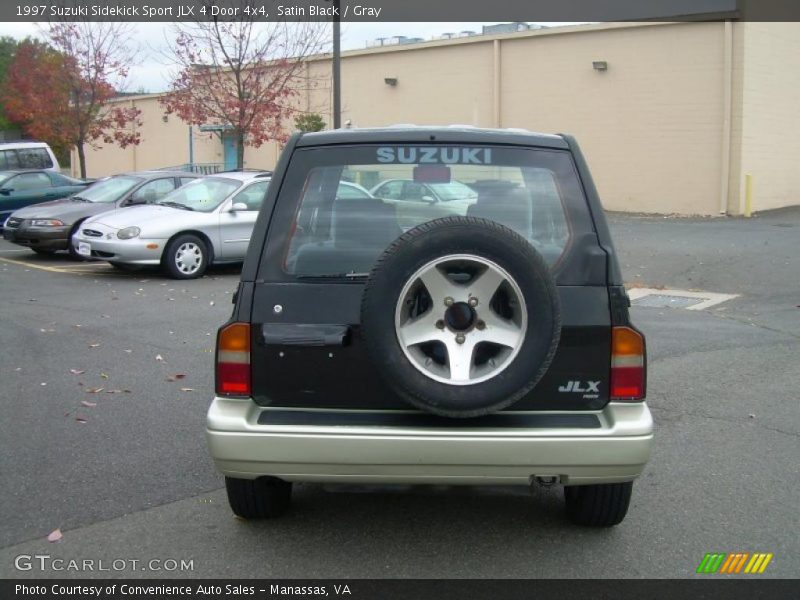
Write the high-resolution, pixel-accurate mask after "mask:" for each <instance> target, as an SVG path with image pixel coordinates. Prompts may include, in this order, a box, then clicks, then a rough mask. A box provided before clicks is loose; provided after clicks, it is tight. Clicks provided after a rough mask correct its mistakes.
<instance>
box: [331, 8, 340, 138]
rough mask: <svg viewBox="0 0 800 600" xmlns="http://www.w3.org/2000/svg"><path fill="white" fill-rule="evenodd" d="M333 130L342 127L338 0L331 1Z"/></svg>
mask: <svg viewBox="0 0 800 600" xmlns="http://www.w3.org/2000/svg"><path fill="white" fill-rule="evenodd" d="M333 11H334V12H333V128H334V129H340V128H341V126H342V48H341V39H340V38H341V36H340V29H341V22H340V18H339V0H333Z"/></svg>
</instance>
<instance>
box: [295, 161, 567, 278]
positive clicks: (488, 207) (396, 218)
mask: <svg viewBox="0 0 800 600" xmlns="http://www.w3.org/2000/svg"><path fill="white" fill-rule="evenodd" d="M287 182H289V186H288V189H289V190H292V189H294V190H297V193H299V196H300V198H299V203H298V205H297V212H296V214H295V216H294V223H293V224H291V225H290V227H289V231H291V232H292V234H291V235H290V237H289V239H288V242H287V243H288V247H287V248H286V250H285V254H284V256H285V262H284V270H285V271H286V272H287V273H289V274H291V275H297V276H315V275H322V276H324V275H327V276H331V275H347V274H362V273H367V272H369V270H370V269H371V268H372V265H373V264H374V262H375V260H376V259H377V258H378V256H379V255H380V254H381V253H382V252H383V251H384V250H385V249H386V248H387V247H388V246H389V244H390V243H391V242H392V241H393V240H394V239H395V238H397V237H398V236H399V235H401V234H402V233H403V232H404V231H408V230H409V229H411V228H413V227H416V226H417V225H419V224H421V223H425V222H427V221H431V220H433V219H438V218H442V217H447V216H454V215H458V216H470V217H478V218H484V219H489V220H492V221H496V222H497V223H500V224H502V225H505V226H506V227H509V228H510V229H512V230H514V231H516V232H517V233H518V234H520V235H521V236H522V237H523V238H525V239H527V240H528V241H529V242H530V243H531V244H532V245H533V246H534V247H535V248H536V249H537V250H539V252H540V253H541V254H542V255H543V256H544V258H545V260H546V261H547V262H548V263H549V264H550V265H551V266H552V265H553V264H555V263H556V262H557V261H558V259H559V258H560V257H561V255H562V254H563V253H564V250H565V248H567V246H568V245H569V242H570V225H569V221H568V218H567V211H566V210H565V208H564V206H565V195H566V194H573V195H575V194H578V195H581V194H582V193H581V191H580V185H579V183H578V179H577V174H576V173H575V170H574V166H573V163H572V159H571V157H570V156H569V154H568V153H565V152H559V151H550V150H537V149H527V148H508V147H477V146H476V147H473V146H455V145H447V146H445V145H439V146H417V145H400V146H396V145H392V146H372V145H370V146H351V147H347V148H341V147H340V148H336V149H335V150H333V149H308V150H305V149H303V150H299V151H297V152H296V153H295V155H294V157H293V159H292V163H291V165H290V167H289V172H288V174H287ZM343 184H345V185H343ZM355 185H357V186H359V189H365V190H366V189H368V190H369V191H370V193H363V194H361V195H360V196H358V197H355V196H354V195H353V194H349V193H345V194H343V193H342V192H343V188H345V187H350V186H353V187H354V186H355ZM348 191H349V190H348ZM290 193H291V194H293V193H295V192H290Z"/></svg>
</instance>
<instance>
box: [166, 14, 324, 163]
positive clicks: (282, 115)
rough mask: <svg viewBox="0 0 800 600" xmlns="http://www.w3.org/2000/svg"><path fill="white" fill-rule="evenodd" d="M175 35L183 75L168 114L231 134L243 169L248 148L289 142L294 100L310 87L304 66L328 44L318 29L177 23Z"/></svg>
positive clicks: (171, 97)
mask: <svg viewBox="0 0 800 600" xmlns="http://www.w3.org/2000/svg"><path fill="white" fill-rule="evenodd" d="M244 1H246V0H244ZM240 14H243V13H240ZM174 33H175V37H174V43H173V44H172V46H171V49H170V51H171V56H170V58H171V59H172V61H173V63H174V64H175V65H176V67H177V68H176V72H175V74H174V77H173V80H172V84H171V86H170V91H169V93H168V94H166V95H165V96H164V97H163V98H162V104H163V106H164V108H165V109H166V111H167V113H175V114H177V115H178V117H180V118H181V119H182V120H183V121H185V122H187V123H191V124H194V125H218V126H220V127H221V128H222V129H224V130H226V131H229V132H230V134H231V135H233V136H235V138H236V140H237V150H238V156H237V164H238V168H242V166H243V164H244V146H245V145H248V146H253V147H256V148H257V147H259V146H261V145H262V144H264V143H265V142H266V141H268V140H278V141H285V140H286V139H287V138H288V131H287V129H288V128H287V127H285V123H289V124H291V117H292V116H293V115H294V114H295V112H296V107H295V102H294V99H295V98H296V97H297V96H298V95H299V92H300V90H301V88H303V87H304V86H308V85H309V82H308V80H307V78H306V74H305V70H304V62H305V60H306V59H307V58H308V56H309V55H312V54H315V53H317V52H319V51H320V50H321V49H322V48H323V47H324V46H325V45H326V44H327V40H326V39H325V37H324V28H323V27H322V26H321V25H320V24H319V23H291V24H289V23H281V22H278V23H259V22H257V21H255V20H250V21H247V20H244V21H242V20H240V21H222V20H216V21H201V22H197V23H181V24H176V25H175V30H174Z"/></svg>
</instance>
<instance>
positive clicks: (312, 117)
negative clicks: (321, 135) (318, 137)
mask: <svg viewBox="0 0 800 600" xmlns="http://www.w3.org/2000/svg"><path fill="white" fill-rule="evenodd" d="M294 126H295V128H296V129H297V131H302V132H309V131H322V130H323V129H325V121H323V120H322V115H319V114H317V113H303V114H301V115H297V117H295V119H294Z"/></svg>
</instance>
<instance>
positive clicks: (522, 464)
mask: <svg viewBox="0 0 800 600" xmlns="http://www.w3.org/2000/svg"><path fill="white" fill-rule="evenodd" d="M269 410H271V409H269V408H263V407H260V406H258V405H256V404H255V403H254V402H252V401H250V400H234V399H227V398H215V399H214V401H213V402H212V404H211V407H210V408H209V411H208V416H207V432H206V434H207V439H208V444H209V448H210V451H211V456H212V458H213V459H214V463H215V465H216V466H217V468H218V469H219V470H220V471H221V472H222V473H224V474H225V475H227V476H229V477H240V478H244V479H254V478H256V477H259V476H261V475H272V476H276V477H281V478H283V479H286V480H288V481H319V482H337V481H341V482H361V483H371V482H373V483H453V484H459V483H463V484H528V483H529V482H530V480H531V478H532V477H557V478H558V479H559V481H561V482H562V483H564V484H571V485H577V484H587V483H612V482H618V481H630V480H632V479H634V478H636V477H637V476H638V475H639V474H640V473H641V472H642V469H643V468H644V465H645V463H646V462H647V460H648V458H649V456H650V448H651V445H652V440H653V420H652V417H651V415H650V411H649V409H648V408H647V405H646V404H645V403H632V404H628V403H610V404H608V405H607V406H606V407H605V408H604V409H602V410H600V411H593V412H592V413H591V414H595V415H597V417H598V419H599V421H600V423H601V427H599V428H592V429H581V428H569V427H558V428H537V429H533V428H529V429H513V428H464V427H458V428H439V427H424V428H423V427H415V428H410V427H404V428H399V427H385V426H382V427H379V426H375V427H365V426H343V425H337V426H321V425H315V426H309V425H275V424H259V422H258V421H259V416H260V415H261V413H262V412H263V411H269ZM281 410H283V411H285V410H286V409H281ZM360 412H363V411H360ZM549 414H563V413H558V412H550V413H549Z"/></svg>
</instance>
